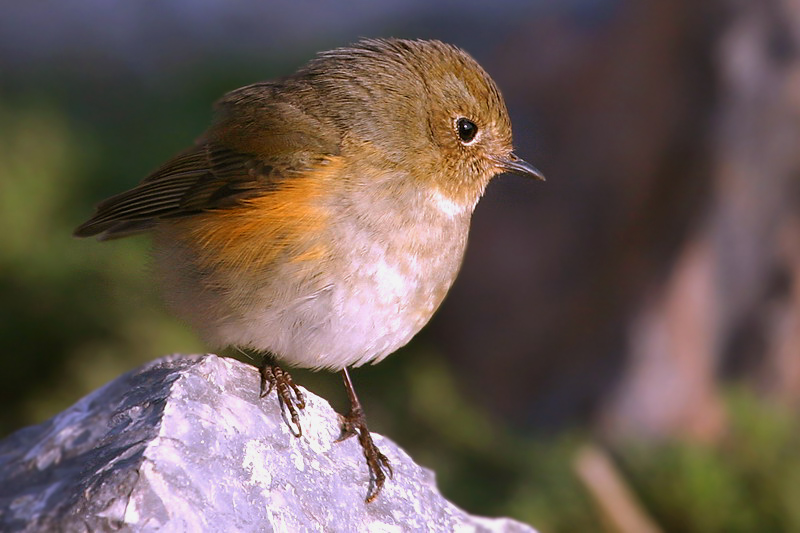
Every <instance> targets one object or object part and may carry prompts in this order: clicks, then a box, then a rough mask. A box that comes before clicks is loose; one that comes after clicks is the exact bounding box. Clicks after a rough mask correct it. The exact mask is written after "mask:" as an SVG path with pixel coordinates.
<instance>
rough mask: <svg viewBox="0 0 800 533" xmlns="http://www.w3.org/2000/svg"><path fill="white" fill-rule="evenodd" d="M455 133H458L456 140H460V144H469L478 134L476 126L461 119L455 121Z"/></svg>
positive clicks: (466, 119)
mask: <svg viewBox="0 0 800 533" xmlns="http://www.w3.org/2000/svg"><path fill="white" fill-rule="evenodd" d="M456 131H457V132H458V138H459V139H461V142H462V143H464V144H469V143H471V142H472V141H473V140H474V139H475V136H476V135H477V134H478V126H476V125H475V123H474V122H472V121H471V120H470V119H468V118H464V117H461V118H460V119H458V120H456Z"/></svg>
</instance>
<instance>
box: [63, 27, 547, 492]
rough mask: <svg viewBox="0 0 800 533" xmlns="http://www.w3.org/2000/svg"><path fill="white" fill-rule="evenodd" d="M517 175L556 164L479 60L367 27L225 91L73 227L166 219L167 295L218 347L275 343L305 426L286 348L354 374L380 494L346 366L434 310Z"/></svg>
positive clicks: (159, 253) (86, 230)
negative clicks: (478, 218)
mask: <svg viewBox="0 0 800 533" xmlns="http://www.w3.org/2000/svg"><path fill="white" fill-rule="evenodd" d="M502 172H514V173H518V174H524V175H528V176H532V177H534V178H539V179H543V178H542V175H541V174H540V173H539V172H538V171H537V170H536V169H535V168H534V167H533V166H531V165H530V164H528V163H526V162H525V161H523V160H522V159H519V158H518V157H517V156H516V155H514V153H513V152H512V144H511V123H510V121H509V118H508V113H507V111H506V107H505V104H504V102H503V98H502V97H501V95H500V91H499V90H498V89H497V86H496V85H495V84H494V82H493V81H492V79H491V78H490V77H489V76H488V75H487V74H486V72H484V70H483V69H482V68H481V67H480V66H479V65H478V64H477V63H476V62H475V60H474V59H472V58H471V57H470V56H469V55H467V54H466V53H465V52H463V51H462V50H460V49H458V48H456V47H454V46H450V45H447V44H444V43H442V42H439V41H422V40H415V41H412V40H399V39H370V40H363V41H360V42H358V43H356V44H355V45H353V46H351V47H349V48H339V49H336V50H331V51H328V52H323V53H321V54H319V56H318V57H316V58H315V59H313V60H312V61H311V62H309V63H308V64H307V65H306V66H304V67H303V68H301V69H300V70H299V71H298V72H296V73H295V74H293V75H291V76H289V77H286V78H283V79H280V80H277V81H270V82H263V83H256V84H254V85H250V86H247V87H243V88H241V89H237V90H235V91H232V92H230V93H228V94H227V95H225V96H224V97H223V98H222V99H221V100H220V101H219V102H218V103H217V105H216V118H215V120H214V121H213V123H212V125H211V127H210V128H209V129H208V131H206V133H205V134H203V135H202V136H201V137H200V138H199V139H198V140H197V141H196V143H195V145H194V146H193V147H191V148H189V149H188V150H186V151H184V152H183V153H180V154H178V155H177V156H175V157H174V158H173V159H171V160H170V161H168V162H167V163H166V164H165V165H163V166H162V167H161V168H159V169H158V170H156V171H155V172H153V173H152V174H151V175H150V176H148V177H147V178H145V179H144V181H142V182H141V183H140V184H139V185H138V186H136V187H135V188H133V189H131V190H129V191H127V192H123V193H121V194H119V195H117V196H114V197H112V198H109V199H107V200H105V201H104V202H102V203H101V204H100V205H99V206H98V207H97V212H96V213H95V215H94V216H93V217H92V218H91V219H90V220H89V221H87V222H86V223H84V224H82V225H81V226H80V227H78V228H77V229H76V230H75V235H76V236H79V237H87V236H90V235H99V238H100V239H111V238H116V237H123V236H127V235H131V234H135V233H140V232H144V231H152V233H153V237H154V251H155V263H156V270H157V273H158V274H159V277H160V278H161V282H162V285H163V291H164V293H165V295H166V299H167V302H168V304H169V305H170V306H171V308H172V309H173V310H174V312H175V313H176V314H177V315H178V316H180V317H182V318H183V319H185V320H186V321H187V322H189V324H191V325H192V326H194V328H195V329H196V330H197V331H198V332H199V333H200V334H201V336H202V337H203V338H204V339H205V340H206V341H207V342H208V343H210V344H211V345H213V346H216V347H224V346H235V347H239V348H243V349H253V350H256V351H258V352H263V353H265V354H266V355H267V356H268V357H267V358H265V363H264V365H263V366H262V368H261V371H262V382H261V387H262V396H265V395H266V394H268V393H269V392H270V390H271V389H272V388H273V387H275V388H276V392H277V395H278V399H279V401H280V403H281V406H282V408H285V409H287V410H288V412H289V413H290V416H291V420H292V424H291V425H290V428H291V429H292V431H293V432H294V433H295V434H296V435H298V436H299V435H300V433H301V429H300V424H299V417H298V414H297V409H298V408H299V409H302V408H303V407H304V400H303V396H302V394H301V393H300V391H299V389H298V388H297V387H296V386H295V384H294V382H293V381H292V379H291V377H290V376H289V374H288V373H286V372H284V371H283V370H282V369H281V368H280V367H278V366H277V364H276V363H277V361H280V362H283V363H286V364H288V365H293V366H299V367H305V368H312V369H323V368H324V369H330V370H337V371H341V372H342V376H343V379H344V382H345V386H346V387H347V392H348V396H349V398H350V402H351V410H350V412H349V414H348V415H347V416H346V417H344V423H343V426H344V427H343V433H342V438H346V437H348V436H350V435H358V438H359V442H360V443H361V446H362V447H363V450H364V455H365V457H366V460H367V465H368V468H369V471H370V474H371V480H372V485H371V487H370V488H369V489H368V494H367V501H368V502H370V501H373V500H374V499H375V498H376V497H377V496H378V494H379V493H380V491H381V488H382V487H383V484H384V481H385V478H386V474H387V473H388V474H389V475H391V473H392V470H391V466H390V465H389V461H388V459H387V458H386V456H385V455H383V454H382V453H381V452H380V450H378V448H377V447H376V446H375V444H374V443H373V441H372V438H371V436H370V433H369V430H368V429H367V425H366V419H365V417H364V413H363V410H362V408H361V405H360V403H359V401H358V398H357V396H356V394H355V391H354V389H353V386H352V383H351V381H350V377H349V375H348V373H347V367H349V366H360V365H363V364H364V363H377V362H379V361H381V360H382V359H383V358H384V357H386V356H387V355H389V354H390V353H392V352H394V351H395V350H397V349H398V348H400V347H401V346H403V345H404V344H406V343H407V342H408V341H409V340H410V339H411V338H412V337H413V336H414V335H415V334H416V333H417V332H418V331H419V330H420V329H421V328H422V327H423V326H424V325H425V324H426V323H427V322H428V320H429V319H430V318H431V315H433V313H434V311H436V309H437V308H438V307H439V304H440V303H441V302H442V299H443V298H444V296H445V294H446V293H447V291H448V289H449V288H450V286H451V285H452V283H453V280H454V279H455V277H456V274H457V272H458V269H459V267H460V265H461V261H462V258H463V256H464V249H465V247H466V244H467V233H468V231H469V224H470V218H471V216H472V212H473V209H474V208H475V204H476V203H477V202H478V199H479V198H480V197H481V195H482V194H483V192H484V189H485V188H486V185H487V184H488V183H489V180H491V178H492V177H493V176H495V175H496V174H499V173H502ZM292 425H293V426H294V427H292ZM295 428H296V429H295Z"/></svg>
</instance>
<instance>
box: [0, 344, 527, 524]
mask: <svg viewBox="0 0 800 533" xmlns="http://www.w3.org/2000/svg"><path fill="white" fill-rule="evenodd" d="M258 386H259V378H258V372H257V370H256V369H255V368H253V367H251V366H249V365H246V364H243V363H240V362H238V361H235V360H232V359H224V358H220V357H217V356H214V355H202V356H184V355H174V356H168V357H164V358H162V359H159V360H157V361H154V362H152V363H150V364H148V365H145V366H143V367H142V368H140V369H138V370H134V371H133V372H130V373H128V374H125V375H124V376H122V377H120V378H118V379H116V380H115V381H113V382H111V383H109V384H108V385H106V386H104V387H102V388H100V389H98V390H97V391H95V392H93V393H92V394H90V395H88V396H86V397H85V398H83V399H82V400H80V401H79V402H78V403H76V404H75V405H73V406H72V407H70V408H69V409H67V410H66V411H64V412H63V413H61V414H59V415H57V416H56V417H54V418H52V419H50V420H49V421H47V422H45V423H43V424H40V425H38V426H33V427H29V428H25V429H22V430H20V431H18V432H16V433H14V434H13V435H11V436H9V437H8V438H6V439H5V440H3V441H2V442H0V530H2V531H111V530H114V531H151V530H160V531H456V530H458V531H514V532H516V531H520V532H522V531H526V532H532V531H533V530H532V529H531V528H530V527H528V526H526V525H524V524H521V523H519V522H515V521H513V520H511V519H506V518H498V519H489V518H482V517H476V516H471V515H469V514H467V513H466V512H464V511H463V510H461V509H459V508H458V507H456V506H455V505H453V504H452V503H450V502H448V501H447V500H445V499H444V498H443V497H442V495H441V494H440V493H439V491H438V490H437V488H436V485H435V480H434V475H433V473H432V472H431V471H429V470H426V469H424V468H422V467H420V466H418V465H416V464H415V463H414V462H413V461H412V460H411V458H410V457H409V456H408V455H407V454H406V453H405V452H404V451H403V450H402V449H400V448H399V447H398V446H397V445H396V444H394V443H393V442H392V441H390V440H388V439H386V438H384V437H382V436H380V435H376V434H373V436H374V438H375V440H376V444H378V446H379V447H380V448H381V450H382V451H383V452H384V453H385V454H386V455H387V456H388V457H389V459H390V460H391V462H392V467H393V469H394V478H393V479H390V480H387V483H386V486H385V487H384V489H383V492H382V493H381V495H380V497H379V498H378V500H377V501H375V502H374V503H371V504H367V503H365V502H364V498H365V496H366V493H367V488H368V484H369V474H368V472H367V467H366V464H365V462H364V458H363V455H362V452H361V449H360V447H359V445H358V442H357V441H356V439H348V440H346V441H344V442H339V443H337V442H335V439H336V438H337V437H338V435H339V426H338V420H337V415H336V413H335V412H334V411H333V409H332V408H331V407H330V405H329V404H328V403H327V402H326V401H325V400H323V399H321V398H319V397H317V396H314V395H313V394H310V393H306V394H307V397H306V404H307V405H306V408H305V410H304V411H303V412H302V413H301V421H302V427H303V431H304V434H303V437H301V438H296V437H294V436H293V435H292V434H291V433H290V431H289V428H288V427H287V426H286V423H285V422H284V419H283V417H282V413H281V411H280V408H279V406H278V402H277V401H275V398H274V396H271V397H270V398H268V399H260V398H259V394H258ZM273 394H274V393H273Z"/></svg>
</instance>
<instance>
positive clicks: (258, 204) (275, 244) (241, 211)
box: [173, 158, 341, 272]
mask: <svg viewBox="0 0 800 533" xmlns="http://www.w3.org/2000/svg"><path fill="white" fill-rule="evenodd" d="M340 166H341V159H339V158H329V159H326V160H325V164H323V165H320V166H319V167H317V168H315V169H314V170H312V171H309V172H306V173H303V174H296V175H289V176H287V177H286V178H284V179H282V180H280V181H279V182H278V183H276V187H275V189H274V190H268V191H265V192H264V194H263V195H261V196H257V197H254V198H248V199H245V200H242V201H241V202H240V204H239V205H238V206H237V208H236V209H213V210H209V211H207V212H206V213H203V214H200V215H196V216H193V217H190V218H185V219H176V220H175V221H174V222H173V225H174V226H173V227H174V228H175V229H176V230H178V233H179V234H180V235H181V240H183V241H184V243H186V244H188V245H189V246H190V247H191V248H193V249H195V250H196V252H197V256H198V259H199V263H200V265H201V266H202V267H204V268H210V269H212V270H216V269H217V268H220V269H223V270H227V271H229V272H230V271H241V270H251V271H260V270H263V269H266V268H268V267H269V266H270V265H271V264H273V262H274V261H275V260H276V259H277V258H278V257H280V256H284V255H288V257H287V259H289V260H290V261H292V262H295V261H320V260H323V259H324V257H325V255H327V252H328V247H327V246H326V245H325V244H324V243H323V242H322V241H321V240H320V236H321V235H322V233H323V231H324V229H325V228H328V227H330V222H329V220H328V217H329V213H328V210H327V208H326V207H325V206H324V203H323V201H322V199H323V195H324V194H325V192H326V190H328V191H329V190H330V180H332V179H335V177H336V175H337V174H338V173H339V167H340Z"/></svg>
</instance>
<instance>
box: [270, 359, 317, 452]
mask: <svg viewBox="0 0 800 533" xmlns="http://www.w3.org/2000/svg"><path fill="white" fill-rule="evenodd" d="M259 371H260V372H261V394H260V397H261V398H264V397H265V396H267V395H268V394H269V393H270V392H272V389H273V388H274V389H275V393H276V394H277V395H278V404H279V405H280V406H281V413H282V414H283V417H284V420H286V412H288V413H289V420H286V425H287V426H289V431H291V432H292V434H293V435H294V436H295V437H300V436H302V435H303V428H302V427H300V416H299V415H298V413H297V410H298V409H304V408H305V406H306V399H305V397H304V396H303V392H302V391H301V390H300V388H299V387H298V386H297V385H295V383H294V380H293V379H292V376H291V374H289V373H288V372H286V371H284V370H283V369H282V368H281V367H279V366H278V365H274V364H270V362H269V361H268V360H267V361H265V362H264V364H262V365H261V366H260V367H259Z"/></svg>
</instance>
